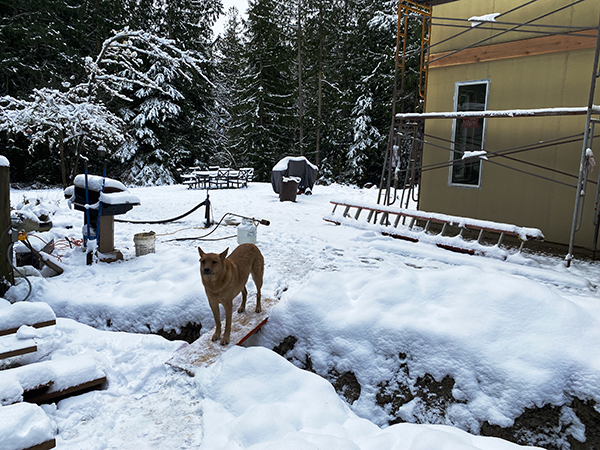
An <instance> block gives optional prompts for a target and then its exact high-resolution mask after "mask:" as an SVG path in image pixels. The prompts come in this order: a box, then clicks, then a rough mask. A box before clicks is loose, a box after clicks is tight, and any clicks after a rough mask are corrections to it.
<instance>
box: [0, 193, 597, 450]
mask: <svg viewBox="0 0 600 450" xmlns="http://www.w3.org/2000/svg"><path fill="white" fill-rule="evenodd" d="M130 191H131V193H132V194H134V195H135V196H137V197H138V198H139V199H140V201H141V205H140V206H137V207H135V208H134V209H133V210H132V211H130V212H129V213H127V214H126V215H125V216H120V218H126V219H132V220H157V219H167V218H171V217H175V216H178V215H180V214H182V213H183V212H185V211H187V210H189V209H191V208H192V207H193V206H195V205H196V204H198V203H199V202H201V201H203V200H204V199H205V197H206V192H205V191H196V190H188V189H187V188H185V187H183V186H181V185H179V186H164V187H148V188H135V189H130ZM376 196H377V191H376V190H361V189H354V188H351V187H343V186H337V185H333V186H328V187H321V186H317V187H316V188H315V190H314V195H312V196H299V197H298V201H297V203H291V202H280V201H279V198H278V196H277V195H276V194H275V193H273V191H272V190H271V187H270V185H269V184H261V183H252V184H251V185H250V187H249V188H248V189H241V190H221V191H211V192H210V200H211V203H212V212H213V216H214V218H215V219H216V220H217V221H218V220H219V219H221V217H223V215H224V214H226V213H227V212H232V213H236V214H240V215H244V216H251V217H256V218H261V219H267V220H269V221H270V222H271V224H270V226H264V225H261V226H259V228H258V246H259V248H260V249H261V251H262V252H263V254H264V256H265V261H266V271H265V284H264V286H263V296H265V297H271V298H273V297H275V298H280V299H281V300H280V302H279V303H278V305H276V306H275V308H274V310H273V312H272V315H271V317H270V319H269V322H268V323H267V325H266V326H265V327H264V329H263V331H262V332H261V333H259V335H258V336H257V338H256V339H254V340H253V344H254V345H255V346H254V347H249V348H241V347H238V348H235V347H234V348H231V349H230V350H228V351H227V352H226V353H225V354H223V356H222V357H221V358H220V359H219V360H218V361H217V363H215V364H214V365H212V366H210V367H207V368H202V369H199V371H198V372H197V373H196V375H195V377H190V376H188V375H186V374H185V373H184V372H180V371H174V370H173V369H172V368H170V366H168V365H166V364H165V361H167V360H168V359H169V358H170V357H171V356H172V355H173V354H174V352H176V351H177V349H178V348H180V347H181V346H182V345H185V344H184V343H183V342H181V341H173V342H171V341H167V340H165V339H163V338H162V337H159V336H156V335H149V334H137V333H148V332H156V331H158V330H161V329H164V330H166V331H169V330H175V331H177V330H179V329H181V328H182V327H184V326H185V325H187V324H188V323H190V322H197V323H201V324H202V331H203V332H205V331H207V330H209V329H210V328H211V327H212V325H213V319H212V314H211V313H210V310H209V307H208V303H207V300H206V297H205V294H204V291H203V288H202V285H201V282H200V277H199V272H198V252H197V249H196V247H197V246H198V245H200V246H201V247H202V249H203V250H204V251H207V252H221V251H223V250H224V249H225V248H226V247H229V248H230V250H231V249H233V248H234V247H235V246H236V245H237V243H236V240H235V239H222V240H203V241H196V240H176V239H178V238H185V237H196V236H201V235H205V234H206V233H208V232H209V231H212V230H214V227H213V228H211V229H209V230H206V229H202V225H203V222H204V208H200V209H199V210H198V211H196V212H195V213H193V214H191V215H189V216H187V217H185V218H183V219H181V220H179V221H176V222H171V223H167V224H156V225H143V224H128V223H116V224H115V247H116V248H118V249H119V250H121V251H122V252H123V255H124V261H121V262H116V263H111V264H106V263H99V264H93V265H91V266H87V265H86V264H85V255H84V254H83V252H82V251H81V249H80V248H77V247H74V248H70V246H69V245H68V244H67V243H66V242H65V241H60V240H61V239H63V238H64V237H71V238H75V239H81V229H82V224H83V213H81V212H79V211H74V210H70V209H69V208H68V205H67V202H66V201H65V199H64V197H63V193H62V191H58V190H42V191H33V190H31V191H16V190H13V191H12V192H11V203H12V205H13V207H16V208H18V209H21V210H27V211H34V212H36V213H37V214H38V215H39V214H41V213H43V212H45V213H47V214H48V215H49V216H50V218H51V220H52V222H53V225H54V226H53V228H52V230H50V231H49V232H47V233H44V234H42V235H40V237H41V238H43V239H44V240H46V241H47V240H48V239H50V238H54V239H55V240H56V242H57V247H58V251H57V253H58V254H60V256H61V259H60V261H58V262H57V263H58V264H60V265H61V267H62V268H63V269H64V273H63V274H62V275H60V276H56V277H52V278H43V277H39V276H31V277H30V278H29V279H30V281H31V283H32V288H33V289H32V292H31V295H30V298H29V301H33V302H46V303H48V304H49V305H50V306H51V307H52V308H53V310H54V312H55V313H56V315H57V316H58V317H59V320H58V324H57V325H56V326H54V327H48V328H45V329H41V330H38V332H37V336H38V337H37V339H36V340H37V343H38V348H39V351H38V353H37V354H36V355H34V356H30V357H22V358H23V359H24V360H25V361H34V360H36V358H37V359H39V358H40V356H41V357H42V359H43V358H52V359H57V358H62V357H67V356H72V355H77V354H88V355H93V357H94V358H95V359H96V360H97V361H99V362H100V363H101V365H102V367H103V368H104V370H105V371H106V373H107V376H108V380H109V383H108V387H107V389H106V390H101V391H95V392H91V393H88V394H85V395H82V396H79V397H74V398H71V399H67V400H63V401H61V402H59V403H58V404H57V405H54V404H53V405H48V406H44V407H43V408H44V411H45V412H46V414H47V416H48V417H49V418H50V420H51V422H52V424H53V425H54V426H55V427H56V429H58V431H59V433H58V435H57V443H58V448H60V449H63V448H64V449H81V448H86V449H129V448H135V449H140V448H160V449H185V448H206V449H220V448H223V449H236V448H253V449H259V448H260V449H270V448H272V449H275V448H277V449H282V448H285V449H316V448H331V449H334V448H335V449H378V450H381V449H415V450H416V449H431V448H436V449H458V448H461V449H468V448H479V449H503V448H506V449H508V448H516V446H515V445H514V444H510V443H508V442H506V441H501V440H498V439H494V438H484V437H479V436H474V435H471V434H467V433H466V432H464V431H461V430H459V429H458V428H455V427H449V426H444V425H415V424H408V423H402V424H397V425H392V426H387V424H388V422H389V421H390V420H394V419H395V418H398V417H400V418H401V419H402V420H406V421H410V422H413V423H423V422H426V421H427V420H428V416H427V411H426V410H425V409H424V406H423V405H422V404H421V403H420V402H419V400H418V399H416V398H415V399H414V400H413V401H411V402H409V403H407V404H405V405H403V406H402V407H400V408H399V410H397V411H391V410H390V409H389V407H382V406H379V405H377V401H376V400H377V397H378V395H380V394H381V392H380V389H381V384H382V383H385V382H390V381H394V380H397V379H398V376H399V374H398V370H399V368H403V370H406V371H410V373H411V377H412V379H415V378H418V377H422V376H425V374H429V375H431V376H433V377H434V378H435V380H437V381H440V380H442V379H443V378H444V377H445V376H450V377H452V379H453V380H454V382H455V384H454V386H453V388H452V396H453V397H454V398H455V399H456V400H457V402H456V403H455V404H453V405H452V406H450V407H449V408H448V411H447V412H446V413H445V415H444V417H442V418H441V419H440V418H439V417H438V418H435V419H436V420H435V421H436V422H437V423H448V424H454V425H456V426H458V427H460V428H462V429H464V430H469V431H471V432H472V433H475V434H476V433H478V432H479V427H480V424H481V423H482V422H484V421H487V422H489V423H490V424H496V425H501V426H503V427H506V426H510V425H512V422H513V421H514V419H515V418H516V417H518V416H519V415H520V414H521V413H522V412H523V410H524V409H525V408H530V407H533V406H538V407H541V406H543V405H544V404H553V405H563V404H565V403H568V401H566V400H568V399H570V398H573V397H579V398H582V399H590V400H595V401H596V402H600V358H599V356H600V355H599V351H598V346H597V343H598V342H599V340H600V327H599V323H598V322H599V317H600V302H599V301H598V292H597V288H596V285H597V284H598V281H600V280H599V271H598V264H596V263H590V262H582V261H575V262H574V263H573V265H572V266H571V267H570V268H566V267H565V266H564V264H563V262H562V260H561V259H557V258H552V257H550V256H544V255H534V254H527V253H525V254H524V255H518V254H514V255H512V256H510V257H509V258H508V260H507V261H500V260H497V259H492V258H483V257H476V256H468V255H461V254H456V253H451V252H448V251H445V250H441V249H438V248H437V247H435V246H432V245H428V244H414V243H410V242H403V241H398V240H394V239H392V238H389V237H384V236H382V235H380V234H379V233H376V232H374V231H369V230H364V229H362V230H361V229H356V228H351V227H345V226H342V227H338V226H334V225H332V224H330V223H327V222H325V221H323V220H322V218H323V217H324V216H327V215H328V214H330V212H331V205H330V204H329V201H330V200H331V199H347V200H353V201H356V202H360V203H375V200H376ZM145 231H154V232H155V233H156V234H157V242H156V252H155V253H154V254H148V255H144V256H140V257H136V256H135V248H134V244H133V236H134V234H136V233H141V232H145ZM542 231H543V230H542ZM235 234H236V228H235V226H234V225H226V224H223V225H222V226H220V227H218V228H216V230H215V231H214V232H213V233H212V234H210V236H208V238H210V239H215V238H217V239H220V238H227V237H229V236H234V235H235ZM36 240H37V238H34V237H31V238H30V241H31V243H32V244H34V245H43V244H42V243H41V241H40V243H39V244H36ZM27 293H28V286H27V284H26V283H20V284H19V285H17V286H15V287H13V288H11V289H10V290H9V291H8V293H7V294H6V298H7V299H8V300H9V301H11V302H13V301H18V300H20V299H23V298H24V297H25V296H26V295H27ZM254 293H255V290H254V286H253V284H252V282H251V281H250V282H249V305H250V307H249V308H248V311H252V305H253V301H254V297H253V295H254ZM234 320H235V317H234ZM92 327H93V328H92ZM134 333H135V334H134ZM288 336H294V338H295V339H296V340H295V344H294V345H293V348H289V349H287V350H286V353H285V355H284V356H285V358H283V357H281V356H279V355H277V354H276V353H274V352H272V351H271V350H270V349H272V348H274V347H275V346H278V345H279V344H281V342H282V341H284V339H285V338H287V337H288ZM288 360H291V361H293V362H294V363H295V364H296V365H297V366H306V365H307V364H306V362H307V361H308V360H310V366H311V368H312V370H314V371H315V372H317V373H319V374H328V373H332V372H337V373H343V372H352V373H353V374H354V375H355V376H356V378H357V380H358V382H359V383H360V386H361V387H362V389H361V392H360V396H359V397H358V398H357V399H356V400H355V401H353V402H352V404H351V405H349V404H348V403H346V402H344V401H343V400H341V399H340V397H339V396H338V395H337V394H336V392H335V389H334V388H333V387H332V385H331V384H330V383H329V382H327V381H325V380H324V379H323V378H321V377H319V376H318V375H316V374H314V373H310V372H309V371H304V370H301V369H299V368H297V367H296V366H295V365H294V364H292V363H290V362H288ZM378 389H379V390H378ZM561 414H562V416H561V417H563V416H564V419H563V418H561V420H563V425H564V426H565V428H566V429H568V430H569V431H568V433H569V434H570V435H571V436H573V437H574V438H576V439H579V440H582V439H583V436H584V433H585V427H584V425H583V424H582V423H581V422H580V421H578V419H577V418H576V417H574V415H573V414H572V411H569V408H563V409H562V412H561ZM3 430H4V432H6V429H3V428H1V427H0V433H2V432H3ZM1 441H2V439H0V442H1ZM0 448H1V444H0Z"/></svg>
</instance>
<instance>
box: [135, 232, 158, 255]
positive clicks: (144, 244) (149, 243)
mask: <svg viewBox="0 0 600 450" xmlns="http://www.w3.org/2000/svg"><path fill="white" fill-rule="evenodd" d="M155 242H156V233H154V231H148V232H146V233H138V234H134V235H133V243H134V244H135V256H142V255H147V254H148V253H154V243H155Z"/></svg>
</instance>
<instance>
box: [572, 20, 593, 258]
mask: <svg viewBox="0 0 600 450" xmlns="http://www.w3.org/2000/svg"><path fill="white" fill-rule="evenodd" d="M598 30H599V31H598V37H597V38H596V53H595V55H594V67H593V70H592V81H591V83H590V97H589V100H588V111H587V115H586V120H585V132H584V135H583V147H582V150H581V160H580V163H579V178H578V180H577V192H576V193H575V207H574V208H573V221H572V223H571V236H570V238H569V253H568V254H567V256H566V258H565V260H566V265H567V267H570V266H571V260H572V259H573V246H574V243H575V232H576V231H577V229H576V228H577V216H578V214H579V213H578V211H579V208H580V200H581V196H582V195H581V191H582V187H583V171H584V163H585V157H586V153H587V149H588V142H589V141H590V131H591V127H590V123H591V119H592V112H593V107H594V94H595V92H596V80H597V79H598V77H599V76H600V75H599V74H598V61H599V58H600V16H599V17H598Z"/></svg>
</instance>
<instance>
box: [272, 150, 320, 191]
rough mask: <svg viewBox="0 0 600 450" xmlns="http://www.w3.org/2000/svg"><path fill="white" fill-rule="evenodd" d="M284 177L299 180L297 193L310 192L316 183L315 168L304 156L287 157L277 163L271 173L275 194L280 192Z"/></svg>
mask: <svg viewBox="0 0 600 450" xmlns="http://www.w3.org/2000/svg"><path fill="white" fill-rule="evenodd" d="M285 177H296V178H299V179H300V182H299V183H298V192H300V193H304V192H307V191H312V188H313V186H314V185H315V181H317V166H315V165H314V164H311V163H310V162H309V161H308V160H307V159H306V158H305V157H304V156H298V157H291V156H288V157H286V158H283V159H282V160H281V161H279V162H278V163H277V164H276V165H275V167H273V172H271V185H272V186H273V190H274V191H275V192H276V193H277V194H279V192H280V191H281V181H282V179H283V178H285Z"/></svg>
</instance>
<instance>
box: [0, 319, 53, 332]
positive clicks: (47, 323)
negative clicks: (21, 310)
mask: <svg viewBox="0 0 600 450" xmlns="http://www.w3.org/2000/svg"><path fill="white" fill-rule="evenodd" d="M23 325H29V326H30V327H33V328H44V327H50V326H53V325H56V320H46V321H44V322H38V323H32V324H28V323H24V324H23ZM19 328H21V327H15V328H9V329H7V330H0V336H6V335H8V334H14V333H16V332H17V331H19Z"/></svg>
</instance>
